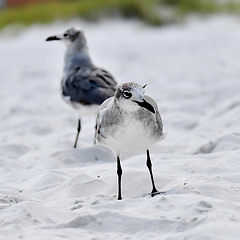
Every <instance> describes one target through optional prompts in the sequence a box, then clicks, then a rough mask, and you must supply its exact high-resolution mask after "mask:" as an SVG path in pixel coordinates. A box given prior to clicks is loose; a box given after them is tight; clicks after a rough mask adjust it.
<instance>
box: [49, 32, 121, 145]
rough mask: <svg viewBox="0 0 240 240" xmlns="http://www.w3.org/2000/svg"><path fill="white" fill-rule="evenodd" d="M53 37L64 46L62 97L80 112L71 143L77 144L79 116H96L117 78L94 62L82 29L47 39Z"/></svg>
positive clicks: (112, 93)
mask: <svg viewBox="0 0 240 240" xmlns="http://www.w3.org/2000/svg"><path fill="white" fill-rule="evenodd" d="M55 40H59V41H62V42H64V43H65V45H66V46H67V50H66V52H65V57H64V69H63V76H62V81H61V87H62V97H63V99H64V101H65V102H66V103H68V104H69V105H70V106H72V107H73V108H74V109H76V110H77V111H78V113H79V119H78V127H77V135H76V139H75V143H74V148H76V146H77V141H78V136H79V133H80V131H81V117H82V116H96V114H97V112H98V110H99V106H100V104H101V103H102V102H104V101H105V100H106V99H107V98H109V97H111V96H113V95H114V92H115V90H116V88H117V82H116V81H115V79H114V77H113V76H112V75H111V74H110V73H109V72H108V71H106V70H104V69H102V68H99V67H96V66H95V65H94V64H93V62H92V60H91V58H90V56H89V53H88V47H87V41H86V38H85V36H84V33H83V31H79V30H76V29H74V28H70V29H68V30H67V31H65V32H64V33H63V34H61V35H55V36H51V37H48V38H47V39H46V41H55Z"/></svg>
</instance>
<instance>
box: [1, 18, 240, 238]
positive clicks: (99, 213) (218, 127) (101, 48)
mask: <svg viewBox="0 0 240 240" xmlns="http://www.w3.org/2000/svg"><path fill="white" fill-rule="evenodd" d="M71 26H75V27H78V28H81V29H84V30H85V32H86V35H87V38H88V42H89V48H90V53H91V55H92V58H93V59H94V62H96V63H97V64H98V65H99V66H102V67H105V68H106V69H108V70H110V71H111V72H112V73H113V75H114V76H115V77H116V79H117V80H118V82H119V83H121V82H126V81H134V82H137V83H139V84H145V83H148V87H147V88H146V92H147V94H149V95H151V96H152V97H154V98H155V99H156V101H157V102H158V105H159V109H160V112H161V114H162V118H163V122H164V128H165V131H166V132H168V135H167V137H166V139H164V140H163V141H162V142H160V143H159V144H157V145H156V146H154V147H153V149H152V151H151V152H152V162H153V171H154V175H155V178H156V185H157V188H158V190H159V191H165V192H166V193H165V195H163V196H156V197H154V198H151V197H149V195H148V193H149V192H150V191H151V184H150V178H149V174H148V170H147V168H146V166H145V161H146V156H145V152H144V151H143V152H142V153H140V154H139V155H133V154H131V155H130V154H128V155H125V156H124V158H123V161H122V167H123V172H124V173H123V200H122V201H117V200H116V193H117V177H116V163H115V159H114V157H113V155H112V154H111V152H110V151H108V150H105V149H102V148H100V147H94V146H93V145H92V142H93V135H94V119H85V120H84V121H83V126H82V132H81V134H80V141H79V145H78V149H77V150H74V149H72V146H73V143H74V138H75V133H76V127H77V114H76V113H75V112H74V111H73V110H71V109H70V108H69V107H68V106H67V105H66V104H65V103H64V102H63V101H62V100H61V97H60V78H61V73H62V64H63V53H64V50H65V49H64V46H63V45H61V44H60V43H57V42H55V43H53V42H52V43H46V42H44V39H45V38H46V37H48V36H49V35H52V34H55V33H61V32H62V31H64V30H66V29H67V28H68V27H71ZM0 57H1V64H0V74H1V87H0V89H1V90H0V110H1V111H0V116H1V124H0V239H4V240H10V239H27V240H30V239H31V240H32V239H37V240H42V239H48V240H56V239H71V240H74V239H84V240H85V239H87V240H88V239H92V240H93V239H95V240H96V239H97V240H98V239H100V240H103V239H104V240H105V239H111V240H112V239H140V240H141V239H142V240H146V239H168V240H174V239H175V240H180V239H185V240H187V239H201V240H202V239H216V240H219V239H224V240H226V239H227V240H229V239H239V238H240V237H239V236H240V126H239V121H240V19H234V18H230V17H215V18H212V19H202V20H196V19H192V20H189V21H188V22H187V23H184V24H180V25H175V26H167V27H163V28H151V27H147V26H144V25H142V24H141V23H139V22H125V21H119V20H114V21H111V22H109V21H104V22H102V23H99V24H87V23H83V22H71V23H65V24H61V23H58V24H53V25H50V26H34V27H30V28H28V29H26V30H24V31H23V32H20V33H18V34H17V35H12V36H8V34H1V35H0Z"/></svg>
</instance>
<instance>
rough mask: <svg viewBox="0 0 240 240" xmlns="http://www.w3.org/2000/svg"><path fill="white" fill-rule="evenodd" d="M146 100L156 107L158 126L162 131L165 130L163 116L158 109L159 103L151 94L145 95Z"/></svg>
mask: <svg viewBox="0 0 240 240" xmlns="http://www.w3.org/2000/svg"><path fill="white" fill-rule="evenodd" d="M144 98H145V100H146V101H147V102H149V103H150V104H151V105H152V106H153V107H154V109H155V110H156V121H157V126H158V128H159V129H161V131H163V123H162V118H161V116H160V113H159V111H158V105H157V103H156V102H155V101H154V100H153V99H152V98H151V97H149V96H146V95H145V96H144Z"/></svg>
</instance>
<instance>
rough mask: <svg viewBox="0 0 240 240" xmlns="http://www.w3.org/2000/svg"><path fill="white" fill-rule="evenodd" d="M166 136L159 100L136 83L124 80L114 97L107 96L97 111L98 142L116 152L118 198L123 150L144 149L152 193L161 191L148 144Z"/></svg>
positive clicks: (119, 195) (152, 143) (119, 197)
mask: <svg viewBox="0 0 240 240" xmlns="http://www.w3.org/2000/svg"><path fill="white" fill-rule="evenodd" d="M162 137H163V124H162V120H161V117H160V114H159V111H158V106H157V104H156V102H155V101H154V100H153V99H152V98H151V97H149V96H146V95H144V87H141V86H140V85H138V84H136V83H124V84H121V85H120V86H119V87H118V88H117V89H116V91H115V94H114V97H111V98H109V99H107V100H105V101H104V102H103V103H102V105H101V107H100V110H99V112H98V115H97V132H96V142H97V143H98V144H101V145H104V146H106V147H108V148H110V149H111V150H112V151H113V152H114V153H115V155H116V156H117V169H118V170H117V174H118V184H119V186H118V189H119V192H118V199H121V198H122V197H121V175H122V169H121V163H120V154H121V153H122V152H132V151H135V150H141V149H144V150H146V151H147V166H148V169H149V172H150V176H151V180H152V185H153V189H152V193H151V195H152V196H154V195H156V194H158V193H159V192H158V191H157V189H156V187H155V183H154V180H153V174H152V164H151V159H150V153H149V148H150V147H151V146H152V145H154V144H155V143H157V142H158V141H160V140H161V139H162Z"/></svg>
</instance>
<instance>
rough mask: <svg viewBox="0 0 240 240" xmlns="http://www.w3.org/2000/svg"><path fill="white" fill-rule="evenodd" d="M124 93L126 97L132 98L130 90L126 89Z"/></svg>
mask: <svg viewBox="0 0 240 240" xmlns="http://www.w3.org/2000/svg"><path fill="white" fill-rule="evenodd" d="M122 94H123V96H124V97H125V98H130V97H131V96H132V94H131V93H130V91H129V90H124V91H123V92H122Z"/></svg>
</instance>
